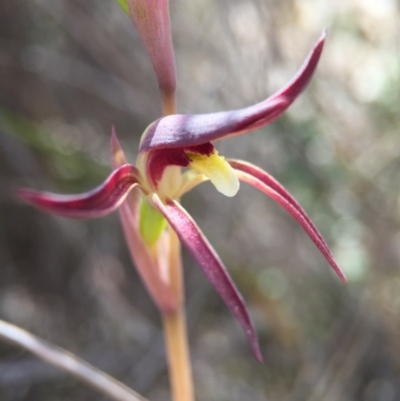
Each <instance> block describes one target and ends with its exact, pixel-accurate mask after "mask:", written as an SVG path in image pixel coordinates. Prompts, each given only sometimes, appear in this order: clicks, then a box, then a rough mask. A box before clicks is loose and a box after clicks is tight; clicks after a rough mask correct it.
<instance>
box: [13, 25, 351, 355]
mask: <svg viewBox="0 0 400 401" xmlns="http://www.w3.org/2000/svg"><path fill="white" fill-rule="evenodd" d="M325 36H326V34H325V32H324V33H323V34H322V36H321V37H320V39H319V40H318V42H317V43H316V44H315V46H314V48H313V49H312V50H311V52H310V54H309V55H308V57H307V59H306V60H305V62H304V64H303V65H302V67H301V68H300V70H299V71H298V72H297V74H296V75H295V76H294V78H293V79H292V80H291V81H290V82H289V83H288V84H287V85H286V86H285V87H284V88H283V89H281V90H279V91H278V92H277V93H275V94H274V95H272V96H271V97H269V98H268V99H266V100H264V101H262V102H261V103H258V104H256V105H253V106H250V107H247V108H244V109H241V110H234V111H227V112H219V113H211V114H200V115H169V116H166V117H162V118H160V119H158V120H157V121H155V122H153V123H152V124H151V125H150V126H149V127H148V128H147V129H146V131H145V132H144V134H143V136H142V139H141V143H140V148H139V154H138V157H137V162H136V165H135V166H134V165H131V164H128V163H127V162H126V158H125V155H124V153H123V151H122V148H121V146H120V145H119V142H118V140H117V137H116V135H115V132H114V130H113V134H112V155H113V158H112V160H113V168H114V171H113V172H112V174H111V175H110V176H109V177H108V178H107V180H106V181H105V182H104V183H103V184H101V185H100V186H99V187H97V188H95V189H94V190H92V191H90V192H87V193H84V194H81V195H55V194H52V193H45V192H38V191H34V190H30V189H22V190H20V192H19V195H20V196H21V197H22V198H23V199H24V200H26V201H28V202H30V203H31V204H33V205H35V206H36V207H38V208H40V209H43V210H45V211H47V212H50V213H54V214H57V215H60V216H65V217H72V218H94V217H100V216H104V215H106V214H109V213H111V212H113V211H114V210H116V209H117V208H118V207H121V209H120V214H121V219H122V223H123V227H124V230H125V234H126V236H127V237H128V238H129V239H130V241H129V243H130V245H131V246H132V249H131V251H132V252H133V254H134V256H135V259H137V260H136V261H137V264H138V266H139V269H140V266H145V268H144V269H142V270H145V271H141V273H142V275H143V276H144V280H145V282H146V283H147V284H148V287H149V289H150V292H151V293H152V295H153V297H154V299H155V300H156V302H157V303H158V306H159V307H160V308H162V309H163V310H164V311H168V309H170V310H173V308H174V300H173V297H171V294H170V289H169V287H168V283H167V282H166V281H165V280H164V281H163V280H162V278H160V277H162V274H158V275H157V274H155V273H154V272H155V271H156V270H157V268H156V267H151V266H152V263H154V261H152V256H151V255H154V252H153V253H152V249H154V247H157V246H159V245H160V244H162V237H163V235H164V234H165V233H166V232H167V230H173V231H175V233H176V234H177V236H178V237H179V240H180V241H181V243H182V244H183V245H184V246H185V247H186V248H187V249H188V251H189V252H190V253H191V255H192V256H193V258H194V259H195V261H196V262H197V264H198V265H199V267H200V268H201V270H202V271H203V273H204V274H205V276H206V277H207V279H208V280H209V282H210V283H211V285H212V286H213V287H214V289H215V290H216V291H217V292H218V294H219V295H220V296H221V298H222V299H223V301H224V302H225V303H226V305H227V306H228V308H229V309H230V311H231V312H232V313H233V315H234V316H235V317H236V318H237V320H238V321H239V323H240V325H241V326H242V328H243V330H244V333H245V335H246V337H247V339H248V341H249V344H250V346H251V348H252V350H253V353H254V354H255V356H256V358H257V359H258V360H259V361H261V360H262V356H261V352H260V348H259V344H258V340H257V336H256V333H255V329H254V327H253V324H252V322H251V319H250V316H249V313H248V311H247V308H246V306H245V303H244V301H243V298H242V296H241V295H240V293H239V291H238V289H237V288H236V286H235V284H234V283H233V281H232V279H231V277H230V275H229V273H228V271H227V269H226V268H225V266H224V264H223V262H222V261H221V259H220V258H219V256H218V255H217V253H216V252H215V250H214V249H213V247H212V246H211V244H210V243H209V242H208V241H207V239H206V238H205V236H204V235H203V233H202V231H201V230H200V228H199V227H198V225H197V224H196V223H195V221H194V220H193V219H192V218H191V217H190V215H189V214H188V213H187V212H186V210H185V209H184V208H183V207H182V206H181V204H180V198H181V197H182V196H183V195H184V194H185V193H187V192H188V191H189V190H191V189H192V188H193V187H195V186H196V185H198V184H200V183H202V182H204V181H206V180H210V181H211V183H212V184H213V185H214V186H215V188H216V189H217V191H219V192H221V193H222V194H224V195H226V196H229V197H231V196H234V195H235V194H236V193H237V192H238V190H239V183H240V181H243V182H245V183H247V184H250V185H252V186H254V187H255V188H256V189H258V190H260V191H262V192H263V193H265V194H266V195H268V196H269V197H271V198H272V199H273V200H275V201H276V202H277V203H278V204H279V205H280V206H282V207H283V208H284V209H285V210H286V211H287V212H288V213H289V214H290V215H291V216H292V217H293V218H294V219H295V220H296V221H297V222H298V223H299V224H300V225H301V227H302V228H303V229H304V231H305V232H306V233H307V235H308V236H309V237H310V238H311V240H312V241H313V242H314V244H315V245H316V246H317V247H318V249H319V250H320V252H321V253H322V255H323V256H324V257H325V258H326V260H327V261H328V263H329V264H330V265H331V266H332V268H333V269H334V271H335V272H336V273H337V274H338V276H339V277H340V278H341V279H342V281H344V282H345V281H346V279H345V277H344V274H343V273H342V271H341V270H340V268H339V267H338V265H337V264H336V262H335V261H334V259H333V256H332V254H331V252H330V250H329V248H328V246H327V244H326V242H325V241H324V239H323V238H322V236H321V235H320V233H319V232H318V230H317V228H316V227H315V226H314V224H313V223H312V222H311V220H310V219H309V217H308V216H307V214H306V213H305V211H304V210H303V209H302V207H301V206H300V205H299V204H298V203H297V201H296V200H295V199H294V198H293V196H292V195H291V194H290V193H289V192H288V191H287V190H286V189H285V188H284V187H283V186H282V185H281V184H280V183H278V181H276V179H275V178H273V177H272V176H271V175H270V174H268V173H267V172H265V171H263V170H261V169H260V168H258V167H256V166H254V165H252V164H250V163H248V162H245V161H240V160H229V159H225V158H224V157H223V156H220V155H219V154H218V152H217V150H216V149H215V148H214V146H213V144H212V142H214V141H216V140H219V139H223V138H226V137H231V136H235V135H242V134H246V133H248V132H250V131H253V130H255V129H257V128H260V127H263V126H265V125H267V124H269V123H271V122H272V121H273V120H275V119H276V118H278V117H279V116H280V115H281V114H282V113H283V112H284V111H285V110H286V109H287V108H288V107H289V106H290V105H291V103H293V101H294V100H295V99H296V98H297V96H298V95H299V94H300V93H301V92H302V91H303V90H304V89H305V88H306V86H307V84H308V82H309V81H310V79H311V76H312V75H313V73H314V70H315V68H316V66H317V64H318V61H319V58H320V55H321V52H322V49H323V46H324V41H325ZM127 197H128V198H127ZM143 259H146V261H145V262H143ZM146 275H147V277H146ZM151 275H153V277H149V276H151ZM149 283H150V284H149ZM171 300H172V301H171Z"/></svg>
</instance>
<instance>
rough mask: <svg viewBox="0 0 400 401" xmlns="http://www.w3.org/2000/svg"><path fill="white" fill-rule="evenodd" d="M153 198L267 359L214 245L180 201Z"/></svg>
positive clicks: (255, 348) (254, 347) (256, 350)
mask: <svg viewBox="0 0 400 401" xmlns="http://www.w3.org/2000/svg"><path fill="white" fill-rule="evenodd" d="M152 200H153V202H154V204H155V206H156V207H157V208H158V210H159V211H160V212H161V213H162V214H163V216H164V217H165V218H166V219H167V221H168V223H169V224H170V225H171V227H172V228H173V229H174V231H175V232H176V233H177V235H178V237H179V239H180V241H181V242H182V243H183V244H184V245H185V246H186V248H187V249H188V251H189V252H190V253H191V254H192V256H193V258H194V259H195V260H196V262H197V263H198V264H199V266H200V268H201V269H202V271H203V273H204V274H205V275H206V277H207V279H208V280H209V281H210V283H211V284H212V286H213V287H214V288H215V290H216V291H217V292H218V294H219V295H220V296H221V298H222V299H223V300H224V302H225V304H226V305H227V306H228V308H229V309H230V311H231V312H232V313H233V315H234V316H235V317H236V319H237V320H238V321H239V323H240V324H241V326H242V328H243V330H244V332H245V334H246V336H247V339H248V341H249V343H250V347H251V349H252V351H253V353H254V356H255V357H256V359H257V360H258V361H259V362H262V360H263V358H262V355H261V351H260V346H259V343H258V339H257V335H256V332H255V329H254V326H253V324H252V322H251V319H250V316H249V313H248V311H247V308H246V305H245V303H244V301H243V298H242V296H241V294H240V293H239V291H238V289H237V288H236V286H235V284H234V282H233V281H232V279H231V277H230V275H229V273H228V271H227V270H226V267H225V266H224V264H223V263H222V261H221V259H220V258H219V256H218V255H217V253H216V252H215V250H214V248H213V247H212V246H211V244H210V243H209V242H208V241H207V239H206V238H205V237H204V235H203V233H202V232H201V230H200V228H199V227H198V226H197V224H196V223H195V222H194V220H193V219H192V218H191V217H190V216H189V214H188V213H187V212H186V211H185V209H183V208H182V206H181V205H180V204H179V203H177V202H175V201H173V200H169V201H167V202H166V204H164V203H163V202H162V201H161V200H160V198H159V197H158V195H157V194H153V196H152Z"/></svg>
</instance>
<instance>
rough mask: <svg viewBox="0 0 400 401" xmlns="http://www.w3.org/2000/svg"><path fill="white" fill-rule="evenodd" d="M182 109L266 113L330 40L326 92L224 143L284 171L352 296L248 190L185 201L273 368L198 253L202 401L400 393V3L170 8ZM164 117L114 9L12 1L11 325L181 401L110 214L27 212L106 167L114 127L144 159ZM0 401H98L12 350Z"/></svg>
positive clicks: (195, 348) (7, 124)
mask: <svg viewBox="0 0 400 401" xmlns="http://www.w3.org/2000/svg"><path fill="white" fill-rule="evenodd" d="M170 6H171V15H172V26H173V38H174V43H175V45H176V61H177V71H178V80H179V111H180V112H182V113H201V112H211V111H220V110H226V109H232V108H240V107H244V106H247V105H250V104H253V103H255V102H258V101H260V100H262V99H264V98H266V97H267V96H268V95H269V94H271V93H272V92H273V91H274V90H275V89H277V88H279V87H280V86H281V85H282V84H284V83H285V82H286V81H287V80H288V79H289V78H290V77H291V76H292V75H293V74H294V72H295V71H296V69H297V68H298V67H299V66H300V64H301V63H302V61H303V60H304V58H305V56H306V54H307V53H308V51H309V49H310V48H311V46H312V45H313V43H314V42H315V41H316V40H317V38H318V37H319V35H320V34H321V31H322V30H323V29H324V28H327V29H328V31H329V36H328V40H327V43H326V47H325V50H324V53H323V57H322V60H321V63H320V65H319V67H318V70H317V73H316V75H315V77H314V79H313V82H312V84H311V85H310V86H309V88H308V89H307V91H306V92H305V93H304V94H303V95H302V96H301V98H300V99H299V100H298V101H297V102H296V103H295V104H294V105H293V107H291V108H290V110H289V111H288V112H287V113H286V114H285V116H283V117H282V118H280V119H279V120H278V121H276V122H275V123H273V124H272V125H270V126H268V127H266V128H264V129H262V130H259V131H257V132H255V133H253V134H251V135H247V136H243V137H239V138H234V139H230V140H226V141H224V142H221V143H219V144H218V149H219V151H220V153H222V154H224V155H226V156H228V157H235V158H243V159H246V160H249V161H251V162H253V163H255V164H257V165H259V166H261V167H263V168H264V169H266V170H267V171H269V172H270V173H272V174H273V175H275V176H276V177H277V178H278V179H279V180H280V181H281V182H282V183H284V185H285V186H286V187H287V188H288V189H289V190H290V191H291V192H292V193H293V194H294V195H295V197H296V198H297V199H298V200H299V201H300V202H301V203H302V205H303V206H304V208H305V209H306V210H307V211H308V212H309V214H310V216H311V217H312V219H313V220H314V221H315V223H316V225H317V226H318V227H319V229H320V230H321V231H322V233H323V235H324V236H325V238H326V239H327V241H328V243H329V244H330V246H331V247H332V250H333V253H334V255H335V256H336V258H337V260H338V262H339V264H340V265H341V266H342V268H343V269H344V270H345V272H346V274H347V276H348V278H349V283H348V285H347V286H344V285H343V284H341V283H340V282H339V280H338V279H337V278H336V277H335V276H334V275H333V273H332V272H331V271H330V268H329V266H328V265H327V263H326V262H325V260H324V259H323V258H322V256H321V255H320V254H319V252H318V251H317V249H316V248H315V246H314V245H313V244H312V243H311V241H310V240H309V239H308V237H307V236H306V235H305V234H304V233H303V231H302V230H301V228H300V227H299V226H298V225H297V224H296V223H295V222H294V221H292V219H291V218H290V217H289V216H288V215H287V214H286V213H285V212H284V211H282V210H281V209H280V208H279V206H278V205H276V204H274V203H273V202H272V201H270V200H269V199H267V198H265V197H264V196H263V195H261V194H259V193H257V192H256V191H255V190H254V189H252V188H249V187H246V186H245V185H243V186H242V188H241V190H240V192H239V194H238V195H237V196H236V197H235V198H233V199H228V198H225V197H223V196H222V195H220V194H219V193H217V192H216V191H215V190H214V188H213V187H212V186H211V185H210V184H209V183H207V184H204V185H203V186H201V187H199V188H197V189H196V190H194V191H193V192H191V193H190V194H189V195H187V196H186V197H185V198H184V200H183V204H184V206H185V207H186V208H187V209H188V210H189V211H190V213H191V214H192V215H193V216H194V217H195V219H196V221H197V222H198V223H199V225H200V226H201V227H202V229H203V230H204V232H205V233H206V235H207V236H208V238H209V239H210V241H211V242H212V244H214V246H215V248H216V249H217V251H218V252H219V253H220V255H221V257H222V258H223V260H224V261H225V262H226V264H227V266H228V267H229V270H230V272H231V274H232V276H233V277H234V279H235V281H236V283H237V285H238V287H239V288H240V290H241V291H242V292H243V294H244V297H245V299H246V301H247V303H248V305H249V308H250V310H251V314H252V317H253V319H254V321H255V323H256V326H257V331H258V334H259V337H260V341H261V346H262V350H263V353H264V356H265V365H264V366H260V365H259V364H258V363H257V362H256V361H255V360H254V358H253V357H252V355H251V353H250V351H249V349H248V346H247V344H246V341H245V339H244V336H243V334H242V332H241V330H240V328H239V326H238V324H237V323H236V322H235V320H234V319H233V317H232V316H231V315H230V314H229V312H228V311H227V309H226V307H225V306H224V305H223V304H222V302H221V300H220V299H219V298H218V296H217V295H216V294H215V293H214V291H213V290H212V289H211V288H210V285H209V284H208V282H206V280H205V279H204V278H203V276H202V273H201V272H200V271H199V269H198V268H197V267H196V266H195V264H194V262H193V261H192V260H191V259H190V258H189V257H188V255H187V254H185V255H184V260H185V275H186V277H185V278H186V284H187V287H186V288H187V291H186V293H187V310H188V323H189V327H190V347H191V355H192V359H193V367H194V378H195V386H196V394H197V399H198V400H199V401H206V400H207V401H211V400H216V401H217V400H218V401H223V400H241V401H243V400H252V401H259V400H260V401H261V400H273V401H276V400H279V401H302V400H306V401H317V400H318V401H336V400H340V401H347V400H348V401H351V400H357V401H358V400H360V401H397V400H399V399H400V384H399V383H400V381H399V375H400V332H399V330H400V113H399V110H400V2H399V1H398V0H397V1H396V0H379V1H374V0H335V1H328V0H297V1H296V0H286V1H279V0H191V1H187V0H171V1H170ZM159 115H160V99H159V94H158V90H157V85H156V81H155V77H154V73H153V71H152V68H151V65H150V62H149V60H148V58H147V57H146V54H145V51H144V49H143V47H142V45H141V43H140V41H139V39H138V36H137V34H136V32H135V31H134V28H133V26H132V25H131V22H130V21H129V19H128V18H127V17H126V16H125V15H124V14H123V12H122V11H121V10H120V8H119V7H118V5H117V4H116V2H114V1H113V0H101V1H99V0H53V1H48V0H31V1H25V0H14V1H1V2H0V269H1V273H0V317H1V318H2V319H4V320H6V321H10V322H13V323H15V324H17V325H20V326H21V327H23V328H26V329H28V330H30V331H32V332H33V333H35V334H37V335H39V336H41V337H43V338H45V339H47V340H49V341H51V342H54V343H55V344H58V345H60V346H63V347H65V348H67V349H68V350H70V351H72V352H74V353H76V354H78V355H79V356H81V357H82V358H84V359H86V360H88V361H90V362H91V363H93V364H95V365H96V366H98V367H100V368H102V369H104V370H105V371H107V372H108V373H110V374H111V375H113V376H115V377H117V378H118V379H119V380H121V381H123V382H124V383H126V384H128V385H129V386H132V387H133V388H134V389H135V390H137V391H138V392H140V393H142V394H143V395H145V396H146V397H148V398H149V399H150V400H152V401H158V400H160V401H161V400H169V399H170V398H169V397H170V396H169V386H168V377H167V372H166V362H165V355H164V346H163V336H162V332H161V324H160V319H159V316H158V313H157V311H156V309H155V307H154V305H153V304H152V301H151V300H150V299H149V297H148V295H147V294H146V292H145V290H144V288H143V286H142V284H141V282H140V279H139V278H138V276H137V274H136V272H135V270H134V269H133V266H132V263H131V261H130V258H129V255H128V253H127V249H126V246H125V243H124V239H123V236H122V231H121V228H120V224H119V221H118V215H117V214H113V215H111V216H108V217H105V218H103V219H99V220H93V221H72V220H67V219H63V218H58V217H53V216H48V215H46V214H43V213H41V212H38V211H36V210H34V209H32V208H30V207H27V206H25V205H23V204H22V203H20V202H18V201H17V200H16V199H15V197H14V195H13V191H14V190H15V188H17V187H18V186H31V187H34V188H40V189H46V190H50V191H54V192H61V193H71V192H82V191H86V190H88V189H90V188H92V187H94V186H96V185H98V184H99V183H100V182H101V181H102V180H103V179H104V178H105V177H106V176H107V174H108V173H109V171H110V163H109V139H110V127H111V125H112V124H115V126H116V130H117V133H118V135H119V137H120V139H121V141H122V144H123V146H124V148H125V150H126V152H127V153H128V155H129V158H130V160H131V161H132V162H134V161H135V157H136V150H137V147H138V141H139V138H140V135H141V133H142V132H143V130H144V129H145V128H146V126H147V125H148V124H149V123H150V122H151V121H153V120H155V119H156V118H158V117H159ZM0 399H1V400H3V401H30V400H42V401H47V400H57V401H58V400H59V401H67V400H83V401H84V400H94V399H95V400H105V398H102V396H99V395H98V394H97V393H95V392H93V391H92V390H91V389H88V388H87V387H85V386H84V385H82V384H80V383H78V382H76V380H74V379H72V378H69V377H68V376H66V375H65V374H64V373H61V372H59V371H57V370H55V369H53V368H52V367H49V366H48V365H46V364H44V363H42V362H40V361H39V360H37V359H35V358H33V357H32V356H30V355H29V354H27V353H25V352H23V351H21V350H18V349H16V348H13V347H11V346H9V345H7V344H0Z"/></svg>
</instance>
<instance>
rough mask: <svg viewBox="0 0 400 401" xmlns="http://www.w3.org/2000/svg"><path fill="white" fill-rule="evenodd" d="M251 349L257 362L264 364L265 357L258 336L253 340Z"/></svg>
mask: <svg viewBox="0 0 400 401" xmlns="http://www.w3.org/2000/svg"><path fill="white" fill-rule="evenodd" d="M251 350H252V352H253V355H254V357H255V358H256V360H257V362H258V363H260V364H261V365H264V357H263V355H262V353H261V349H260V344H259V342H258V339H257V337H256V338H255V340H254V341H252V344H251Z"/></svg>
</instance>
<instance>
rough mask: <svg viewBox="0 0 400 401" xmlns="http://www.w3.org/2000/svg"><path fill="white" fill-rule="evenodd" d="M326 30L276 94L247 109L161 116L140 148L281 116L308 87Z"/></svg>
mask: <svg viewBox="0 0 400 401" xmlns="http://www.w3.org/2000/svg"><path fill="white" fill-rule="evenodd" d="M325 37H326V32H324V33H323V34H322V36H321V37H320V39H319V40H318V42H317V43H316V45H315V46H314V48H313V49H312V50H311V52H310V54H309V55H308V57H307V59H306V60H305V62H304V63H303V65H302V67H301V68H300V69H299V71H298V72H297V74H296V75H295V76H294V78H293V79H292V80H291V81H290V82H289V83H288V84H287V85H286V86H285V87H284V88H282V89H281V90H280V91H278V92H276V93H275V94H274V95H272V96H271V97H269V98H268V99H266V100H264V101H263V102H261V103H258V104H256V105H254V106H250V107H247V108H245V109H240V110H233V111H225V112H220V113H210V114H193V115H179V114H174V115H170V116H166V117H163V118H160V119H159V120H157V121H155V122H154V123H153V124H151V125H150V126H149V127H148V129H147V131H146V132H145V134H144V138H143V141H142V143H141V145H140V149H139V150H140V152H146V151H150V150H155V149H166V148H178V147H187V146H196V145H201V144H203V143H206V142H212V141H215V140H217V139H221V138H225V137H228V136H233V135H239V134H244V133H247V132H249V131H252V130H255V129H257V128H260V127H262V126H265V125H267V124H269V123H271V122H272V121H273V120H275V119H276V118H278V117H279V116H280V115H281V114H282V113H283V112H284V111H285V110H286V109H287V108H288V107H289V106H290V105H291V104H292V103H293V102H294V101H295V99H296V98H297V96H299V94H300V93H301V92H302V91H303V90H304V89H305V88H306V87H307V84H308V83H309V81H310V79H311V77H312V75H313V73H314V71H315V69H316V67H317V64H318V61H319V59H320V56H321V53H322V49H323V47H324V42H325Z"/></svg>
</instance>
